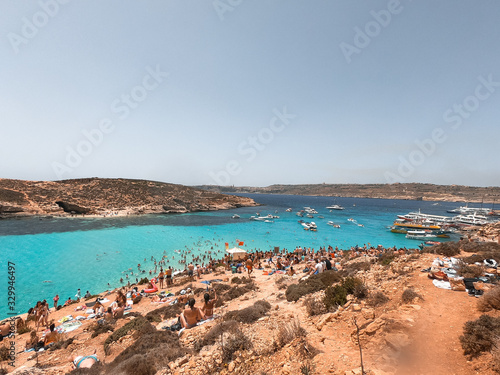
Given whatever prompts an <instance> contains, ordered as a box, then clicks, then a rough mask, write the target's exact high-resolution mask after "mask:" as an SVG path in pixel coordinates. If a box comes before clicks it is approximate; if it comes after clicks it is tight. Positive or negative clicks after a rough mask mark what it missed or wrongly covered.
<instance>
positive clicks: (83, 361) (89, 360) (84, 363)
mask: <svg viewBox="0 0 500 375" xmlns="http://www.w3.org/2000/svg"><path fill="white" fill-rule="evenodd" d="M95 353H96V351H95V350H94V353H92V354H91V355H87V356H82V355H79V356H76V355H73V356H72V357H71V359H70V360H71V362H72V363H73V365H74V366H75V368H91V367H92V366H93V365H94V364H96V363H97V362H99V360H98V359H97V356H96V354H95Z"/></svg>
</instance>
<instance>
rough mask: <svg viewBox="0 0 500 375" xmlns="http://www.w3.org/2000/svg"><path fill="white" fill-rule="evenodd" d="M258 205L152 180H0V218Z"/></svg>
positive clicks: (137, 212)
mask: <svg viewBox="0 0 500 375" xmlns="http://www.w3.org/2000/svg"><path fill="white" fill-rule="evenodd" d="M257 205H258V204H257V203H256V202H254V201H253V200H252V199H250V198H245V197H237V196H234V195H227V194H220V193H214V192H208V191H204V190H200V189H195V188H191V187H187V186H183V185H175V184H168V183H162V182H155V181H145V180H129V179H101V178H88V179H77V180H64V181H23V180H11V179H0V218H12V217H27V216H58V217H71V216H83V215H85V216H86V217H107V216H127V215H142V214H169V213H187V212H198V211H216V210H226V209H232V208H238V207H251V206H257Z"/></svg>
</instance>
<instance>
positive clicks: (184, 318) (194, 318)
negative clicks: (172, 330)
mask: <svg viewBox="0 0 500 375" xmlns="http://www.w3.org/2000/svg"><path fill="white" fill-rule="evenodd" d="M188 304H189V307H187V308H186V309H184V311H183V312H182V313H181V315H180V320H181V325H182V327H183V328H186V329H188V328H193V327H194V326H196V325H197V324H198V322H199V321H200V320H204V319H205V314H203V311H201V310H200V309H199V308H198V307H195V306H194V304H195V300H194V298H190V299H189V301H188Z"/></svg>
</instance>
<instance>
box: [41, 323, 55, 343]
mask: <svg viewBox="0 0 500 375" xmlns="http://www.w3.org/2000/svg"><path fill="white" fill-rule="evenodd" d="M55 328H56V325H55V324H54V323H52V324H51V325H50V332H49V333H47V334H46V335H45V339H44V340H43V346H44V347H47V346H48V345H50V344H53V343H55V342H57V340H58V338H59V335H58V333H57V332H56V331H54V329H55Z"/></svg>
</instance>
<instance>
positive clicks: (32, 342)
mask: <svg viewBox="0 0 500 375" xmlns="http://www.w3.org/2000/svg"><path fill="white" fill-rule="evenodd" d="M41 348H43V341H40V339H39V338H38V335H37V334H36V331H31V333H30V338H29V340H28V341H26V346H25V347H24V349H25V350H31V349H33V350H35V351H38V349H41Z"/></svg>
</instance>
